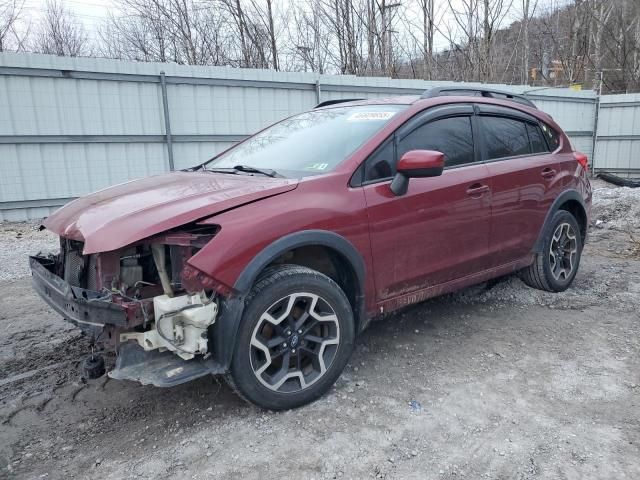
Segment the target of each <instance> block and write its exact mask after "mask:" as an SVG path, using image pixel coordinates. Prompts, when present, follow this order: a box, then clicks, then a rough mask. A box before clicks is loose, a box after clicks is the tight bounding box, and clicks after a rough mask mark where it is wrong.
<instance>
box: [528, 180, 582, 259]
mask: <svg viewBox="0 0 640 480" xmlns="http://www.w3.org/2000/svg"><path fill="white" fill-rule="evenodd" d="M570 200H575V201H577V202H578V203H579V204H580V207H581V208H582V211H583V212H584V214H585V218H586V214H587V209H586V208H585V206H584V199H583V198H582V195H580V192H578V191H577V190H565V191H564V192H562V193H561V194H560V195H558V197H557V198H556V199H555V200H554V201H553V203H552V204H551V207H550V208H549V211H548V212H547V215H546V217H545V219H544V223H543V224H542V228H541V229H540V233H539V234H538V238H537V240H536V243H535V244H534V246H533V253H541V252H542V246H543V245H544V239H545V238H546V237H547V235H548V234H549V229H550V228H551V219H552V218H553V215H554V214H555V213H556V212H557V211H558V210H560V207H561V206H562V205H563V204H564V203H566V202H568V201H570ZM587 229H588V225H587V226H585V239H584V240H586V231H587ZM583 244H584V242H583Z"/></svg>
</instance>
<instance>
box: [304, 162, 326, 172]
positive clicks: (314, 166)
mask: <svg viewBox="0 0 640 480" xmlns="http://www.w3.org/2000/svg"><path fill="white" fill-rule="evenodd" d="M327 168H329V164H328V163H312V164H311V165H309V166H308V167H307V168H306V170H319V171H323V170H326V169H327Z"/></svg>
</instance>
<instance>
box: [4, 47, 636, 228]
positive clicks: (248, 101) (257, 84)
mask: <svg viewBox="0 0 640 480" xmlns="http://www.w3.org/2000/svg"><path fill="white" fill-rule="evenodd" d="M444 84H445V83H444V82H426V81H422V80H392V79H388V78H363V77H355V76H346V75H316V74H312V73H283V72H274V71H269V70H252V69H233V68H226V67H191V66H184V65H176V64H158V63H135V62H123V61H117V60H107V59H90V58H66V57H55V56H48V55H34V54H8V53H0V221H2V220H23V219H28V218H39V217H43V216H46V215H49V214H50V213H51V212H52V211H53V210H55V209H56V208H57V207H58V206H60V205H63V204H64V203H66V202H68V201H69V200H71V199H73V198H75V197H78V196H80V195H83V194H86V193H88V192H91V191H94V190H98V189H101V188H104V187H107V186H109V185H113V184H115V183H120V182H124V181H127V180H130V179H133V178H138V177H143V176H146V175H151V174H155V173H160V172H163V171H167V170H170V169H172V168H174V169H180V168H185V167H187V166H190V165H194V164H197V163H199V162H202V161H203V160H205V159H207V158H209V157H211V156H213V155H214V154H215V153H217V152H220V151H221V150H223V149H225V148H227V147H228V146H230V145H232V144H233V143H235V142H237V141H238V140H240V139H242V138H244V137H245V136H246V135H248V134H250V133H252V132H254V131H256V130H258V129H260V128H262V127H264V126H266V125H268V124H270V123H273V122H275V121H277V120H280V119H282V118H284V117H286V116H288V115H291V114H294V113H298V112H301V111H304V110H308V109H309V108H311V107H313V106H314V105H315V104H317V103H318V102H320V101H324V100H329V99H338V98H356V97H357V98H375V97H382V96H390V95H398V94H420V93H422V92H423V91H424V90H426V89H427V88H430V87H434V86H439V85H444ZM470 85H471V84H470ZM492 88H499V89H502V90H510V91H513V92H516V93H523V92H528V93H527V95H528V96H529V97H530V98H531V99H532V100H533V101H535V102H536V104H537V105H538V106H539V108H541V109H542V110H544V111H546V112H548V113H550V114H551V115H552V116H553V117H554V118H555V119H556V121H557V122H558V123H559V124H560V125H561V126H562V127H563V129H564V130H565V131H566V132H567V133H568V135H569V137H570V138H571V141H572V144H573V145H574V147H575V148H576V149H578V150H581V151H584V152H585V153H587V154H589V155H590V156H591V153H592V149H593V145H594V139H593V135H594V130H595V128H594V125H595V120H596V114H597V99H596V96H595V94H594V93H593V92H586V91H585V92H576V91H573V90H568V89H532V88H530V87H527V86H508V85H492ZM636 101H637V100H634V102H636ZM607 105H608V104H607ZM618 105H620V104H618ZM634 108H636V107H635V104H634ZM607 109H608V107H605V102H604V101H602V102H601V103H600V118H601V119H602V118H605V117H606V115H607ZM609 111H610V112H612V113H613V112H614V109H613V108H611V109H609ZM638 112H640V105H638V107H637V109H636V113H635V115H636V117H635V118H640V117H639V116H638V115H639V114H638ZM636 125H637V126H636V127H635V130H634V129H633V127H630V128H631V130H630V132H635V133H636V134H637V133H638V129H639V128H640V121H639V122H636ZM625 128H626V127H625ZM599 133H600V130H599ZM617 134H618V133H614V134H612V135H617ZM602 135H603V137H602V138H601V140H602V139H604V141H605V142H608V141H609V140H608V135H609V134H605V133H602ZM629 135H631V136H633V134H632V133H630V134H629ZM636 137H639V138H637V139H635V140H629V141H631V142H638V140H640V136H639V135H636ZM625 138H626V137H625ZM624 141H627V140H620V142H624ZM611 145H613V143H611ZM638 145H640V143H635V144H633V145H631V146H629V147H628V148H630V149H633V148H636V149H637V148H638ZM619 148H622V147H619ZM601 149H602V148H601V146H600V145H599V146H598V147H597V149H596V150H597V152H600V151H601ZM599 155H600V153H598V156H599ZM602 155H603V157H604V158H614V157H610V156H609V154H608V151H607V152H603V153H602ZM631 157H633V155H629V156H628V158H631ZM637 157H638V155H636V156H635V161H636V165H637V162H638V161H639V159H638V158H637ZM621 168H622V167H621Z"/></svg>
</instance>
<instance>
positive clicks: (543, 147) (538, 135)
mask: <svg viewBox="0 0 640 480" xmlns="http://www.w3.org/2000/svg"><path fill="white" fill-rule="evenodd" d="M527 132H529V141H530V142H531V153H543V152H548V151H549V147H548V146H547V142H546V141H545V139H544V137H543V135H542V130H541V129H540V127H539V126H538V125H533V124H531V123H527Z"/></svg>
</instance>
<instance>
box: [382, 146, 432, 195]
mask: <svg viewBox="0 0 640 480" xmlns="http://www.w3.org/2000/svg"><path fill="white" fill-rule="evenodd" d="M443 170H444V153H442V152H436V151H435V150H410V151H408V152H407V153H405V154H404V155H402V158H400V160H399V161H398V168H397V169H396V175H395V177H393V180H392V181H391V185H390V188H391V191H392V192H393V193H394V194H395V195H397V196H400V195H404V194H405V193H407V189H408V188H409V179H410V178H423V177H438V176H440V175H442V171H443Z"/></svg>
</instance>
